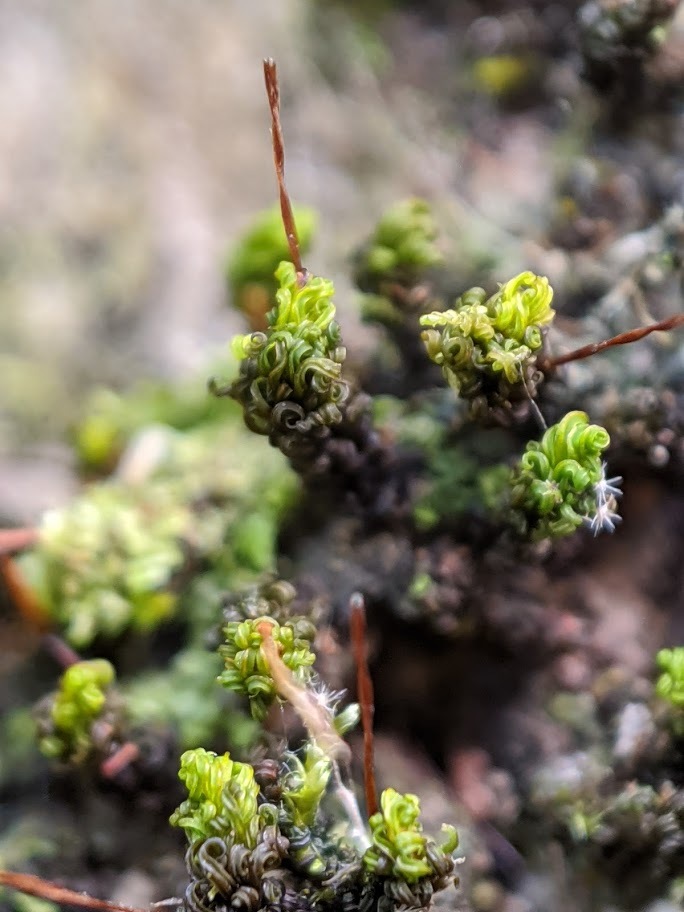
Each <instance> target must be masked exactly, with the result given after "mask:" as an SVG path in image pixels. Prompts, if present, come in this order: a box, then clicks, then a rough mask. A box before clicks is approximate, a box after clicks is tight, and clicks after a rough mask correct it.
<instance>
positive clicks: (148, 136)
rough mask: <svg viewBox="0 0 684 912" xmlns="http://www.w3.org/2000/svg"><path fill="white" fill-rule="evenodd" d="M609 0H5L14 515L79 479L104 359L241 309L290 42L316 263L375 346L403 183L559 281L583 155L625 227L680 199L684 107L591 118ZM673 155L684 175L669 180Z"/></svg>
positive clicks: (114, 373) (171, 350) (153, 364)
mask: <svg viewBox="0 0 684 912" xmlns="http://www.w3.org/2000/svg"><path fill="white" fill-rule="evenodd" d="M637 5H638V4H637ZM646 5H648V4H646ZM652 5H654V6H655V5H658V4H652ZM666 5H668V4H666ZM660 6H662V3H661V4H660ZM669 6H673V4H669ZM599 7H600V4H597V3H585V4H581V3H579V2H542V3H536V4H535V3H532V2H523V0H507V2H506V0H501V2H494V0H488V2H487V0H482V2H467V0H463V2H452V3H449V2H439V0H434V2H431V3H414V4H412V3H407V2H396V3H391V2H383V0H373V2H369V3H357V4H355V3H334V2H332V0H280V2H278V3H254V2H247V0H164V2H161V3H150V2H142V0H138V2H136V0H121V2H117V3H111V2H107V0H88V2H85V3H79V4H73V3H67V2H54V0H43V2H41V0H22V2H21V3H16V2H12V0H2V2H0V84H1V85H2V96H3V100H4V101H3V115H2V119H1V121H0V211H1V212H2V219H1V224H0V262H1V264H2V268H1V269H0V314H1V323H0V377H1V378H2V393H1V395H0V515H2V516H3V519H4V521H6V522H7V521H21V522H26V521H33V520H35V518H36V517H37V516H38V515H39V514H40V512H41V510H42V509H43V508H45V507H46V506H51V505H54V504H56V503H62V502H64V500H65V499H66V498H68V496H69V494H70V493H71V491H72V490H73V481H72V473H71V471H70V466H69V457H68V455H67V450H66V449H65V448H63V447H62V446H61V444H59V441H61V440H63V439H64V435H65V433H66V432H67V431H68V429H69V428H70V427H71V426H72V425H73V422H74V421H75V420H76V419H77V418H78V416H79V414H80V413H81V410H82V408H83V402H84V400H85V399H86V398H87V394H88V391H89V390H90V389H91V388H92V387H93V386H94V385H96V384H103V385H113V386H114V387H116V388H125V387H126V386H127V385H129V384H130V383H131V382H132V380H133V379H134V378H136V377H138V376H158V377H161V378H174V377H177V376H190V375H193V374H198V375H199V374H201V372H202V370H205V372H206V365H207V364H208V363H210V362H211V361H212V358H213V359H214V360H215V358H216V356H217V355H219V354H220V353H221V351H222V350H223V349H224V346H225V344H226V343H227V341H228V339H229V337H230V335H231V332H233V331H234V329H235V328H236V327H237V326H239V325H240V322H239V320H238V319H237V318H236V317H235V316H234V315H231V312H230V308H229V307H228V300H227V298H228V297H229V294H228V293H227V290H226V283H225V278H224V262H225V257H226V253H227V251H228V250H230V248H231V245H232V244H233V243H234V242H235V240H236V238H238V237H239V236H240V233H241V232H242V231H244V229H245V228H246V226H247V225H248V224H249V222H250V220H251V218H252V217H253V216H254V214H255V213H257V212H258V211H260V210H262V209H263V208H265V207H267V206H270V205H272V204H273V202H274V201H275V199H276V186H275V178H274V174H273V166H272V157H271V155H272V153H271V146H270V137H269V117H268V110H267V105H266V99H265V92H264V87H263V77H262V68H261V61H262V58H263V57H264V56H267V55H270V56H273V57H275V58H276V59H277V62H278V65H279V71H280V80H281V92H282V119H283V124H284V131H285V138H286V144H287V149H286V153H287V180H288V185H289V189H290V192H291V195H292V197H293V199H294V200H295V201H296V202H299V203H303V204H308V205H310V206H312V207H313V208H314V209H315V210H316V211H317V212H318V216H319V222H318V230H317V232H316V237H315V244H314V247H313V250H312V251H311V254H310V256H309V260H308V263H309V266H310V267H311V268H313V269H315V270H316V271H318V272H319V273H321V274H326V275H330V276H331V277H332V278H333V279H334V280H335V282H336V285H337V287H338V289H339V294H338V300H339V306H340V307H341V312H342V314H343V325H344V330H345V335H346V337H347V339H348V340H350V339H353V346H351V347H352V348H353V352H354V356H355V357H362V356H363V354H364V352H365V351H367V350H368V349H369V346H370V345H371V344H372V343H371V342H369V341H368V339H369V332H370V330H368V329H364V331H363V332H362V333H359V332H358V327H359V320H358V317H357V307H356V302H355V299H354V295H353V293H352V292H351V290H350V282H349V279H348V263H347V261H348V257H349V255H350V253H351V252H352V250H353V249H354V247H355V246H356V245H357V244H358V243H360V241H361V240H362V239H363V238H364V237H365V236H366V235H367V234H368V232H369V231H370V229H371V227H372V226H373V225H374V224H375V222H376V221H377V218H378V217H379V215H380V214H381V212H382V211H383V210H384V209H385V208H386V207H387V206H388V205H389V204H391V203H393V202H395V201H396V200H398V199H401V198H405V197H407V196H411V195H414V194H417V195H421V196H425V197H426V198H427V199H428V200H429V201H430V202H431V203H432V204H433V205H434V207H435V209H436V211H437V213H438V219H439V221H440V225H441V227H442V228H443V230H444V233H445V235H446V236H447V237H448V238H449V243H450V244H451V246H452V251H451V255H452V256H453V258H454V259H455V260H458V258H459V257H460V258H461V259H464V258H466V257H469V258H470V259H471V261H477V262H478V263H480V264H482V268H483V269H484V264H487V265H490V264H491V263H492V262H495V263H496V269H497V271H496V275H497V276H501V275H504V274H506V271H507V269H508V268H509V265H508V264H510V266H511V267H512V268H514V269H519V268H522V267H523V266H524V267H529V268H533V269H534V268H536V269H537V271H541V272H546V273H547V274H549V276H550V277H551V278H552V279H554V278H555V279H556V280H557V281H558V280H559V279H560V278H561V277H562V276H563V275H564V274H565V272H566V271H567V268H568V266H567V263H566V262H565V260H564V255H563V253H562V252H559V251H558V250H555V249H554V247H555V246H557V245H554V244H553V243H549V240H548V235H549V231H550V228H551V227H552V226H553V224H554V220H557V219H558V216H559V206H561V205H562V204H560V203H559V202H558V193H559V185H560V182H561V181H562V180H564V179H565V178H566V177H567V175H568V173H570V172H573V173H575V172H576V173H575V178H576V179H577V180H579V181H583V182H584V189H583V191H582V192H584V193H585V196H587V195H588V196H589V197H591V196H592V194H593V193H594V192H595V191H596V192H597V193H598V192H601V193H603V196H604V197H611V199H609V200H608V202H607V203H606V206H607V207H608V209H610V210H611V211H610V213H609V217H610V222H609V229H608V231H609V233H610V232H612V235H620V234H622V233H625V232H626V231H627V230H634V229H635V228H639V227H643V225H645V224H647V223H648V222H649V221H650V220H652V218H653V217H654V215H656V214H657V212H654V211H653V210H654V206H655V208H656V209H657V208H659V209H662V208H663V206H664V205H665V204H666V203H672V202H675V201H677V200H678V199H679V200H680V201H681V196H682V185H684V177H682V174H681V166H680V165H679V164H677V166H676V167H675V166H674V165H672V164H671V162H672V159H674V160H675V161H676V155H677V149H676V148H673V147H672V141H673V138H674V140H675V141H676V142H677V143H679V144H681V135H682V125H681V118H678V119H677V120H676V121H675V123H674V125H671V128H670V129H669V131H668V137H667V139H665V138H664V137H662V136H661V137H660V140H661V142H660V144H659V145H658V146H657V147H656V148H655V149H649V147H648V143H649V142H652V141H653V140H655V139H656V136H655V133H654V130H655V129H656V128H655V127H654V125H653V123H652V121H650V120H648V119H647V120H646V122H642V121H639V122H637V121H636V120H635V122H634V123H633V124H632V127H631V128H630V129H629V130H627V132H626V133H623V135H621V136H620V137H619V139H617V140H616V138H615V136H614V134H611V133H609V134H608V139H607V140H606V139H605V137H604V138H603V139H602V138H601V132H600V130H597V131H596V132H592V131H593V130H594V127H595V126H596V123H597V121H600V120H601V118H605V117H606V116H607V115H606V110H605V108H606V101H607V99H609V98H610V97H611V96H612V95H615V94H616V85H615V83H616V82H617V83H618V89H619V84H620V83H621V82H623V75H622V73H620V72H619V71H618V73H619V79H617V80H616V79H614V78H613V79H612V80H611V79H609V80H608V81H607V82H606V81H604V84H603V85H601V84H600V82H599V91H598V92H597V90H596V87H595V86H592V85H590V84H588V83H587V81H586V80H585V79H583V75H586V70H587V55H586V53H585V51H586V45H587V38H586V34H585V33H586V32H587V30H588V26H582V22H581V19H580V16H581V15H584V17H585V19H587V11H588V13H589V14H590V15H589V16H588V21H589V22H590V23H591V21H592V19H591V14H592V8H595V9H594V13H596V10H597V9H598V8H599ZM595 18H596V16H595V15H594V19H595ZM599 25H601V22H599ZM604 25H605V24H604ZM592 27H593V26H592ZM681 27H682V17H681V16H678V18H677V19H676V20H675V23H674V24H673V25H671V26H670V29H669V32H668V42H669V47H670V48H674V50H675V51H676V50H677V49H679V48H680V45H681V41H682V36H681ZM582 28H584V33H583V32H582ZM590 31H591V30H590V29H589V32H590ZM608 36H609V38H610V29H609V30H608ZM589 37H590V38H591V34H589ZM583 42H584V44H583ZM599 47H600V44H599ZM669 55H670V57H669V58H668V59H670V58H672V57H674V59H675V60H677V59H678V58H677V57H676V54H675V53H674V51H670V52H669ZM599 56H600V55H599ZM669 66H670V68H671V69H672V67H673V66H674V64H672V62H671V60H670V63H669ZM661 68H662V67H661ZM666 76H667V78H669V79H670V83H672V82H673V80H674V82H675V83H676V67H675V74H674V76H673V74H672V73H667V74H666ZM659 78H661V80H663V79H665V77H664V76H662V74H661V77H659ZM623 89H624V86H623ZM617 94H618V98H617V100H616V101H615V106H616V107H617V109H619V108H620V105H621V104H622V103H623V101H624V99H623V100H621V99H620V98H619V92H618V93H617ZM636 97H637V96H636V94H635V93H632V94H631V96H630V104H631V106H632V109H633V107H634V101H635V100H636ZM647 103H648V102H647ZM602 104H603V109H602V107H601V105H602ZM649 137H650V138H649ZM644 158H647V159H648V160H649V167H650V168H651V169H652V174H651V175H650V176H647V175H644V174H643V173H640V168H641V166H642V163H643V160H644ZM658 169H660V171H663V170H664V171H666V172H667V174H666V176H665V178H663V179H666V180H667V181H669V183H668V186H667V188H666V191H665V192H666V193H668V194H669V198H668V199H666V200H663V199H661V200H658V201H656V202H654V200H653V196H654V192H655V191H653V189H652V187H650V186H648V187H647V186H646V182H647V181H651V182H652V181H653V180H655V179H656V177H659V175H660V172H659V170H658ZM597 172H600V173H599V174H598V176H597ZM606 180H607V181H608V185H607V186H603V187H602V188H601V187H600V186H599V185H600V184H601V181H603V183H604V185H605V183H606ZM592 182H593V183H592ZM611 182H612V183H611ZM659 192H661V193H662V188H661V190H660V191H659ZM585 202H586V200H585ZM604 208H605V207H604ZM601 215H603V213H601ZM605 221H606V220H605V218H604V219H603V222H605ZM594 227H595V226H594ZM604 228H605V225H604ZM585 229H586V230H589V231H591V230H593V229H592V227H591V225H589V226H588V228H587V226H586V225H585ZM602 230H603V229H602ZM594 233H595V232H594ZM604 233H605V232H604ZM592 237H593V236H592ZM601 242H602V243H604V242H605V238H604V237H603V236H602V237H601ZM466 271H467V270H466ZM476 281H479V282H482V281H483V279H482V278H479V279H478V278H477V277H476ZM464 287H465V285H464ZM557 300H558V302H559V304H560V306H561V310H562V308H563V300H562V288H561V289H560V297H558V296H557ZM198 382H200V381H199V378H198ZM202 382H203V381H202Z"/></svg>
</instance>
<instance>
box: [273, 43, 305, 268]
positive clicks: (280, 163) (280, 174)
mask: <svg viewBox="0 0 684 912" xmlns="http://www.w3.org/2000/svg"><path fill="white" fill-rule="evenodd" d="M264 79H265V81H266V92H267V94H268V106H269V108H270V109H271V136H272V137H273V162H274V164H275V170H276V177H277V179H278V192H279V194H280V211H281V213H282V217H283V227H284V228H285V234H286V235H287V243H288V245H289V248H290V256H291V257H292V262H293V263H294V268H295V269H296V270H297V277H298V279H299V282H300V284H301V285H305V284H306V278H307V276H306V270H305V269H304V267H303V266H302V257H301V254H300V252H299V238H298V236H297V226H296V225H295V220H294V214H293V212H292V204H291V203H290V197H289V195H288V192H287V189H286V187H285V144H284V142H283V129H282V127H281V125H280V89H279V87H278V72H277V68H276V63H275V60H273V58H271V57H268V58H267V59H266V60H264Z"/></svg>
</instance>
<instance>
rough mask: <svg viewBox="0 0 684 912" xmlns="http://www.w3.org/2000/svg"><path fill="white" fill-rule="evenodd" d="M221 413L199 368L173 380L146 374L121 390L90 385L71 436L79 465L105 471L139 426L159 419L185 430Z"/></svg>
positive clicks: (204, 422) (206, 421)
mask: <svg viewBox="0 0 684 912" xmlns="http://www.w3.org/2000/svg"><path fill="white" fill-rule="evenodd" d="M224 416H225V410H222V409H220V408H219V407H218V404H217V402H216V400H215V399H214V397H213V396H208V395H207V383H206V377H205V375H204V374H202V376H201V377H199V378H197V379H196V380H194V381H189V382H186V383H182V384H177V385H170V384H168V383H163V382H161V381H153V380H147V381H141V382H140V383H138V384H136V386H135V387H134V388H133V389H131V390H130V391H128V392H126V393H117V392H115V391H114V390H111V389H106V388H100V389H96V390H95V391H94V392H93V393H92V395H91V396H90V397H89V399H88V403H87V405H86V408H85V414H84V416H83V417H82V418H81V420H80V421H79V423H78V424H77V425H76V427H75V429H74V431H73V433H72V438H73V441H74V447H75V450H76V455H77V457H78V460H79V462H80V464H81V465H82V466H83V468H84V469H86V470H88V471H96V472H108V471H110V470H111V469H113V468H114V466H115V465H116V462H117V460H118V459H119V457H120V456H121V454H122V452H123V451H124V449H125V447H126V445H127V444H128V442H129V440H130V439H131V438H132V437H133V435H134V434H135V433H136V432H137V431H139V430H140V429H141V428H145V427H149V426H150V425H152V424H161V425H164V426H167V427H170V428H174V429H176V430H178V431H186V430H190V429H191V428H195V427H197V426H198V425H200V424H206V423H209V422H211V421H213V420H215V419H221V418H223V417H224Z"/></svg>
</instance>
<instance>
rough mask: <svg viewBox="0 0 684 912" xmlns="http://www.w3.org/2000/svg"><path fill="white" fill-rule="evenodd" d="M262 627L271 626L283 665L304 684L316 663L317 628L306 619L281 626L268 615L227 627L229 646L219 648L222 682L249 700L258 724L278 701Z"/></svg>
mask: <svg viewBox="0 0 684 912" xmlns="http://www.w3.org/2000/svg"><path fill="white" fill-rule="evenodd" d="M261 624H268V625H269V627H270V629H271V636H272V637H273V640H274V642H275V643H276V644H277V646H278V649H279V652H280V656H281V658H282V660H283V662H284V663H285V665H287V667H288V668H289V669H290V671H291V672H292V673H293V675H294V676H295V678H296V679H297V680H298V681H299V682H300V683H302V684H306V683H308V681H309V680H310V678H311V666H312V665H313V663H314V662H315V660H316V656H315V655H314V653H313V652H311V650H310V648H309V647H310V645H311V642H312V640H313V637H314V635H315V628H314V627H313V625H312V624H311V622H310V621H307V620H306V618H301V619H300V620H299V621H298V619H293V620H292V621H291V622H288V623H285V624H279V623H278V622H277V621H276V620H274V619H273V618H271V617H267V616H265V617H260V618H258V619H256V620H245V621H231V622H229V623H228V624H226V626H225V627H224V628H223V633H224V636H225V643H224V644H223V645H222V646H220V647H219V654H220V655H221V657H222V658H223V660H224V662H225V664H226V667H225V670H224V671H223V672H222V674H221V675H219V678H218V680H219V681H220V683H221V684H223V686H224V687H227V688H228V689H229V690H232V691H233V692H234V693H238V694H244V695H246V696H247V697H249V706H250V710H251V713H252V716H253V717H254V718H255V719H257V720H258V721H262V720H263V719H264V718H265V717H266V713H267V712H268V708H269V706H270V705H271V703H272V702H273V701H274V699H275V698H276V687H275V683H274V681H273V677H272V675H271V669H270V667H269V664H268V661H267V660H266V657H265V655H264V652H263V649H262V645H263V637H262V635H261V633H260V632H259V627H260V625H261Z"/></svg>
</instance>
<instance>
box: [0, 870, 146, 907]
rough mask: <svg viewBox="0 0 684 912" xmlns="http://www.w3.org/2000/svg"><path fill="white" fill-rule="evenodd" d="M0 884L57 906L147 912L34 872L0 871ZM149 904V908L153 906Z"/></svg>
mask: <svg viewBox="0 0 684 912" xmlns="http://www.w3.org/2000/svg"><path fill="white" fill-rule="evenodd" d="M0 886H4V887H9V888H10V889H11V890H17V891H18V892H19V893H27V894H28V895H29V896H38V897H39V898H40V899H47V900H49V901H50V902H53V903H57V905H59V906H78V907H79V908H81V909H97V910H101V912H149V909H140V908H136V907H135V906H123V905H121V903H114V902H109V901H108V900H106V899H96V898H95V897H94V896H88V894H87V893H76V892H75V891H74V890H68V889H67V888H66V887H60V886H59V885H58V884H55V883H52V882H51V881H49V880H43V878H42V877H36V876H35V875H34V874H19V873H17V872H15V871H0ZM153 907H154V904H153V906H150V907H149V908H153Z"/></svg>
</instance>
